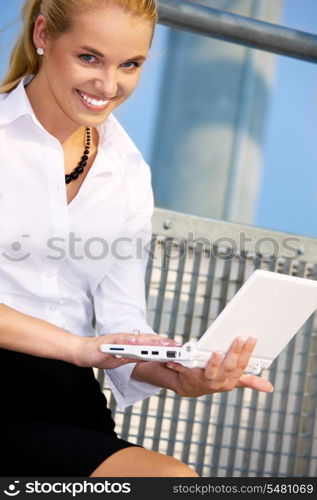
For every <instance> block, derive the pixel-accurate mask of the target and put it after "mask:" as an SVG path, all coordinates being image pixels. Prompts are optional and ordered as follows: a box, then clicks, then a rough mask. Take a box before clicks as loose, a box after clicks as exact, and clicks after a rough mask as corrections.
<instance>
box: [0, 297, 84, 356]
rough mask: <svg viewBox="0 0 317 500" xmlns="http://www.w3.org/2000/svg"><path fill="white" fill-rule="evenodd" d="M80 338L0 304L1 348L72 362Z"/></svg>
mask: <svg viewBox="0 0 317 500" xmlns="http://www.w3.org/2000/svg"><path fill="white" fill-rule="evenodd" d="M79 341H80V337H78V336H77V335H73V334H72V333H69V332H66V331H65V330H63V329H62V328H59V327H57V326H55V325H52V324H51V323H48V322H47V321H44V320H41V319H38V318H34V317H33V316H29V315H27V314H24V313H21V312H19V311H17V310H15V309H12V308H11V307H9V306H7V305H5V304H0V348H3V349H9V350H11V351H17V352H23V353H25V354H31V355H33V356H39V357H43V358H53V359H60V360H62V361H67V362H69V363H74V362H75V357H74V355H75V353H76V350H77V345H78V342H79Z"/></svg>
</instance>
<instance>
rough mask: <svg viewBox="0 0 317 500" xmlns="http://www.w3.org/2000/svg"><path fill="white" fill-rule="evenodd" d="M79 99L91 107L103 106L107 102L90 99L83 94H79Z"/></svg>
mask: <svg viewBox="0 0 317 500" xmlns="http://www.w3.org/2000/svg"><path fill="white" fill-rule="evenodd" d="M79 93H80V95H81V97H82V98H83V99H85V101H86V102H88V104H92V105H93V106H100V107H101V106H105V105H106V104H107V103H108V102H109V100H108V99H106V100H103V101H101V100H100V101H97V99H91V98H90V97H88V96H87V95H85V94H83V93H82V92H79Z"/></svg>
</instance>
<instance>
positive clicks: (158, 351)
mask: <svg viewBox="0 0 317 500" xmlns="http://www.w3.org/2000/svg"><path fill="white" fill-rule="evenodd" d="M316 309H317V281H314V280H310V279H305V278H298V277H294V276H287V275H284V274H279V273H275V272H271V271H265V270H256V271H254V272H253V273H252V274H251V276H250V277H249V278H248V279H247V281H246V282H245V283H244V284H243V285H242V287H241V288H240V289H239V290H238V292H237V293H236V294H235V295H234V297H233V298H232V299H231V300H230V301H229V302H228V304H227V305H226V307H225V308H224V309H223V310H222V312H221V313H220V314H219V315H218V316H217V318H216V319H215V320H214V321H213V323H212V324H211V326H210V327H209V328H208V329H207V330H206V332H205V333H204V334H203V335H202V336H201V337H200V339H199V340H190V341H189V342H186V344H184V345H183V346H181V347H172V346H167V347H165V346H151V345H123V344H103V345H101V347H100V349H101V351H102V352H106V353H109V354H114V355H116V356H119V357H121V356H124V357H129V358H133V359H143V360H146V361H159V362H168V361H175V362H177V363H181V364H182V365H185V366H187V367H189V368H192V367H200V368H203V367H204V366H205V365H206V363H207V361H208V359H209V358H210V356H211V354H212V352H213V351H222V352H223V353H226V351H227V350H228V348H229V347H230V345H231V343H232V341H233V340H234V338H235V337H238V336H241V337H243V338H245V339H246V338H247V337H249V336H250V335H255V336H256V337H257V339H258V340H257V344H256V346H255V349H254V351H253V353H252V357H251V358H250V361H249V365H248V366H247V368H246V370H245V372H246V373H253V374H259V373H261V371H262V370H263V369H267V368H269V367H270V365H271V363H272V361H273V360H274V359H275V358H276V357H277V356H278V355H279V354H280V352H281V351H282V350H283V349H284V347H285V346H286V345H287V344H288V342H289V341H290V340H291V339H292V338H293V337H294V335H295V334H296V333H297V332H298V331H299V330H300V328H301V327H302V326H303V325H304V323H305V322H306V321H307V320H308V318H309V317H310V316H311V314H312V313H314V311H315V310H316Z"/></svg>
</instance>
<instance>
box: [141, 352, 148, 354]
mask: <svg viewBox="0 0 317 500" xmlns="http://www.w3.org/2000/svg"><path fill="white" fill-rule="evenodd" d="M141 354H149V351H141Z"/></svg>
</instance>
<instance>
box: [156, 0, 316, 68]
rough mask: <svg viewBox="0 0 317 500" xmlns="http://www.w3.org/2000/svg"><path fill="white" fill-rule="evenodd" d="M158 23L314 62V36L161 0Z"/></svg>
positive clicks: (217, 11)
mask: <svg viewBox="0 0 317 500" xmlns="http://www.w3.org/2000/svg"><path fill="white" fill-rule="evenodd" d="M158 5H159V22H160V23H161V24H166V25H167V26H170V27H172V28H176V29H181V30H186V31H191V32H192V33H197V34H199V35H207V36H211V37H213V38H218V39H221V40H226V41H228V42H234V43H239V44H242V45H247V46H249V47H253V48H255V49H261V50H266V51H268V52H273V53H275V54H281V55H284V56H289V57H295V58H298V59H303V60H306V61H310V62H315V63H316V62H317V36H316V35H314V34H311V33H305V32H303V31H299V30H294V29H291V28H286V27H284V26H278V25H276V24H271V23H267V22H264V21H259V20H257V19H252V18H248V17H244V16H239V15H237V14H232V13H230V12H225V11H222V10H217V9H213V8H211V7H206V6H204V5H198V4H195V3H190V2H184V1H183V0H160V1H159V2H158Z"/></svg>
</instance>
